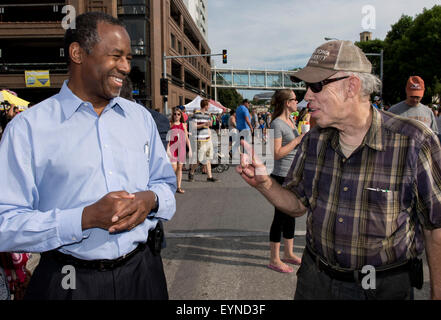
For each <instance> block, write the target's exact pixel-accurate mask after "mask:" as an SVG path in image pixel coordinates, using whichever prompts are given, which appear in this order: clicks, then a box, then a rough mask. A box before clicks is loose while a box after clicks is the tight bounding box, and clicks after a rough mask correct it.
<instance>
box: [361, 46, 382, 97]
mask: <svg viewBox="0 0 441 320" xmlns="http://www.w3.org/2000/svg"><path fill="white" fill-rule="evenodd" d="M383 52H384V50H383V49H381V52H380V53H365V55H366V56H379V57H380V80H381V89H380V97H382V98H383Z"/></svg>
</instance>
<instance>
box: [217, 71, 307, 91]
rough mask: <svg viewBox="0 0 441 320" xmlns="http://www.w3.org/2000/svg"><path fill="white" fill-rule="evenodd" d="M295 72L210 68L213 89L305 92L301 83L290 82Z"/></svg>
mask: <svg viewBox="0 0 441 320" xmlns="http://www.w3.org/2000/svg"><path fill="white" fill-rule="evenodd" d="M294 73H295V71H280V70H279V71H276V70H240V69H218V68H216V67H215V68H212V69H211V75H212V81H211V86H212V87H213V88H235V89H251V90H277V89H293V90H303V91H306V87H305V84H304V83H303V82H292V81H291V79H290V76H291V75H292V74H294Z"/></svg>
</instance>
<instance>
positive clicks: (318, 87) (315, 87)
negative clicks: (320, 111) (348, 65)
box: [305, 76, 349, 93]
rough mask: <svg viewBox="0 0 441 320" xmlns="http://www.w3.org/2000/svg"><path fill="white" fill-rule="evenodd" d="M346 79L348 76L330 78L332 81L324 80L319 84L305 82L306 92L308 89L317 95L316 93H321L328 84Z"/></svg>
mask: <svg viewBox="0 0 441 320" xmlns="http://www.w3.org/2000/svg"><path fill="white" fill-rule="evenodd" d="M346 78H349V76H345V77H339V78H332V79H325V80H322V81H320V82H314V83H309V82H305V84H306V90H308V88H309V89H311V91H312V92H314V93H318V92H320V91H322V89H323V87H324V86H326V85H327V84H330V83H332V82H335V81H338V80H343V79H346Z"/></svg>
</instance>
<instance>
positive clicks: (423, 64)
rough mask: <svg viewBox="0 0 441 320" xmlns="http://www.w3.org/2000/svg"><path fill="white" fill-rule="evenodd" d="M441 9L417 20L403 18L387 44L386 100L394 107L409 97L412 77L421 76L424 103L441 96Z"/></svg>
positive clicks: (423, 14)
mask: <svg viewBox="0 0 441 320" xmlns="http://www.w3.org/2000/svg"><path fill="white" fill-rule="evenodd" d="M440 43H441V6H439V5H435V6H433V7H432V9H424V10H423V12H422V13H421V14H418V15H417V16H416V17H415V19H412V18H411V17H409V16H404V15H403V16H402V17H401V18H400V20H399V21H398V22H397V23H395V24H394V25H392V28H391V31H389V33H388V34H387V36H386V39H385V41H384V82H383V98H384V99H385V100H386V101H387V102H389V103H391V104H393V103H396V102H398V101H400V100H404V99H405V97H406V92H405V86H406V81H407V79H408V78H409V76H412V75H418V76H420V77H421V78H423V80H424V82H425V86H426V91H425V95H424V98H423V103H430V102H431V99H432V95H434V94H436V93H437V92H439V79H441V45H440Z"/></svg>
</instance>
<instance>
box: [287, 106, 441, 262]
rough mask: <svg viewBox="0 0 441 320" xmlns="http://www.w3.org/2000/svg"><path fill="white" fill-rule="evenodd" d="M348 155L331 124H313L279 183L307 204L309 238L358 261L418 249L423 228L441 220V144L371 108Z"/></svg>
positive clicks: (331, 253)
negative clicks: (368, 120) (362, 132)
mask: <svg viewBox="0 0 441 320" xmlns="http://www.w3.org/2000/svg"><path fill="white" fill-rule="evenodd" d="M372 111H373V116H372V124H371V127H370V129H369V130H368V132H367V134H366V136H365V138H364V140H363V142H362V144H361V145H360V146H359V147H358V148H357V149H356V150H355V151H354V152H353V153H352V155H351V156H350V157H349V158H346V157H345V156H344V155H343V153H342V151H341V148H340V144H339V133H338V131H337V130H336V129H334V128H314V129H313V130H311V131H310V132H309V133H308V134H307V135H306V136H305V137H304V138H303V141H302V144H301V145H300V146H299V150H298V151H297V154H296V157H295V159H294V161H293V164H292V166H291V169H290V171H289V173H288V176H287V177H286V180H285V183H284V186H285V188H287V189H288V190H291V191H292V192H294V194H296V195H297V197H298V198H299V199H300V200H301V201H302V202H303V204H304V205H305V206H306V208H307V209H308V217H307V234H306V241H307V244H308V245H310V246H311V248H313V249H314V250H315V251H316V252H317V253H318V254H319V255H320V256H321V257H322V258H324V259H325V260H326V261H327V262H328V263H330V264H331V265H334V266H336V267H340V268H349V269H361V268H362V267H363V266H364V265H373V266H375V267H378V266H382V265H388V264H392V263H396V262H401V261H404V260H406V259H409V258H413V257H416V256H418V255H419V254H421V252H422V251H423V248H424V237H423V233H422V232H423V231H422V228H426V229H435V228H440V227H441V167H440V166H441V149H440V143H439V140H438V138H437V136H436V135H435V134H434V133H433V132H432V131H431V130H430V129H429V128H427V127H426V126H425V125H424V124H422V123H420V122H418V121H415V120H411V119H405V118H402V117H399V116H396V115H393V114H391V113H389V112H384V111H380V110H377V109H375V108H372Z"/></svg>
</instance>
